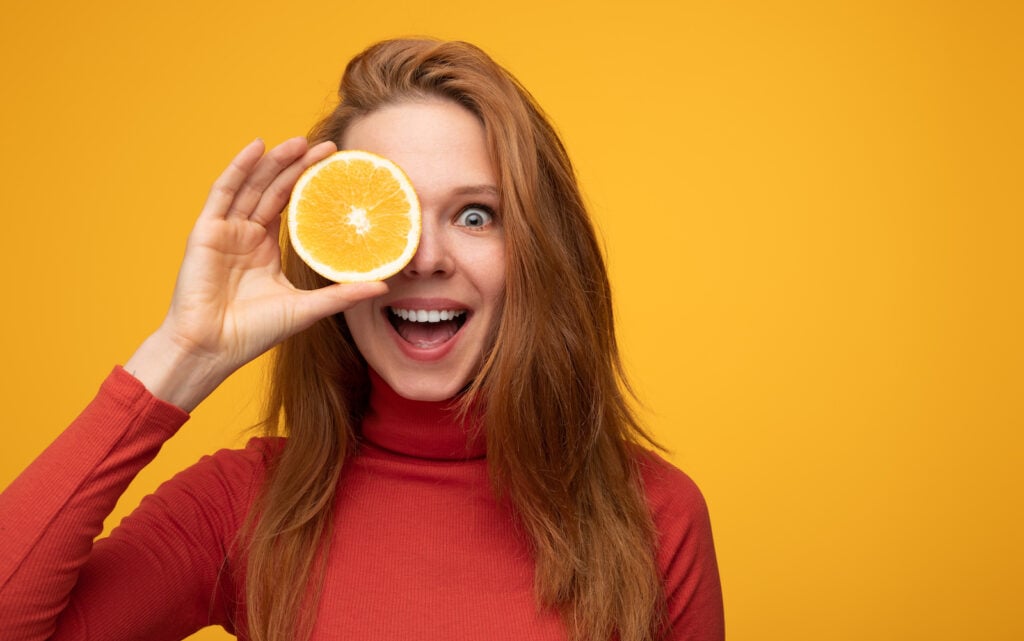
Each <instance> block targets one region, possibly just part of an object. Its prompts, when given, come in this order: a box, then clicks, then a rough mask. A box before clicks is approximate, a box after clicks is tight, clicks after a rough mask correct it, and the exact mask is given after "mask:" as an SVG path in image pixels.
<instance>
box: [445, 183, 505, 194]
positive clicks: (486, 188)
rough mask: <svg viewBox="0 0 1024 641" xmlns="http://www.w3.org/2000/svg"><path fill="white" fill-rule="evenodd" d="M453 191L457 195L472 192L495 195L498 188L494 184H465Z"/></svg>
mask: <svg viewBox="0 0 1024 641" xmlns="http://www.w3.org/2000/svg"><path fill="white" fill-rule="evenodd" d="M454 193H455V194H456V195H459V196H465V195H473V194H489V195H491V196H497V195H498V188H497V187H495V186H494V185H467V186H465V187H459V188H458V189H456V190H455V192H454Z"/></svg>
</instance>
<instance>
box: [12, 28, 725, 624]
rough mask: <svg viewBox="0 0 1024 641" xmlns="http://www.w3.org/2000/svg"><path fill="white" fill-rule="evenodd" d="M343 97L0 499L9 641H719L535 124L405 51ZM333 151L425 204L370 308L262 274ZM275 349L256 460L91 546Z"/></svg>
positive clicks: (694, 536)
mask: <svg viewBox="0 0 1024 641" xmlns="http://www.w3.org/2000/svg"><path fill="white" fill-rule="evenodd" d="M339 95H340V97H341V101H340V104H339V106H338V107H337V109H336V110H335V111H334V112H333V113H332V114H330V115H329V116H327V117H326V118H325V119H324V120H323V121H322V122H321V123H319V124H318V125H317V126H316V127H315V128H314V130H313V132H312V134H311V136H310V139H311V143H312V144H311V145H307V143H306V142H305V140H302V139H295V140H290V141H287V142H285V143H283V144H281V145H280V146H278V147H276V148H275V149H273V150H271V151H270V152H268V153H267V154H266V155H264V154H263V145H262V143H261V142H259V141H257V142H254V143H253V144H251V145H249V146H247V147H246V148H245V149H243V150H242V152H241V153H240V154H239V155H238V156H237V157H236V158H235V160H234V161H233V162H232V163H231V166H230V167H228V169H227V170H226V171H225V173H224V174H223V175H222V176H221V177H220V178H219V179H218V180H217V182H216V183H215V184H214V186H213V189H212V190H211V193H210V197H209V199H208V201H207V203H206V205H205V207H204V209H203V211H202V213H201V214H200V217H199V219H198V221H197V223H196V227H195V229H194V230H193V232H192V235H191V236H190V238H189V243H188V249H187V251H186V256H185V259H184V262H183V264H182V267H181V271H180V274H179V278H178V283H177V285H176V288H175V293H174V297H173V300H172V303H171V307H170V310H169V312H168V315H167V318H166V319H165V321H164V323H163V324H162V325H161V327H160V328H159V329H158V330H157V331H156V332H155V333H154V334H153V335H152V336H150V338H148V339H147V340H146V341H145V342H144V343H143V345H142V346H141V347H140V348H139V350H138V351H137V352H136V353H135V354H134V355H133V356H132V358H131V359H130V360H129V361H128V362H127V363H126V364H125V367H124V368H123V369H121V368H117V369H115V371H114V372H113V373H112V374H111V376H110V378H109V379H108V380H107V381H106V382H105V383H104V386H103V388H102V389H101V391H100V393H99V395H98V396H97V398H96V400H94V401H93V403H92V404H91V405H90V406H89V407H88V408H87V409H86V410H85V412H84V413H83V414H82V416H81V417H79V418H78V419H77V420H76V421H75V423H74V424H73V425H72V426H71V427H70V428H69V429H68V430H67V431H66V432H65V433H64V434H63V435H62V436H61V437H60V438H59V439H58V440H57V441H56V442H55V443H54V444H53V445H52V446H51V447H50V448H49V449H48V450H47V451H46V452H45V453H44V454H43V455H42V456H41V457H40V458H39V460H37V461H36V462H35V463H34V464H33V465H32V466H31V467H30V468H29V469H28V470H26V472H25V473H24V474H23V475H22V476H21V477H19V479H18V480H17V481H15V483H14V484H12V486H11V487H10V488H8V490H7V491H6V492H5V494H4V496H3V499H2V502H0V513H2V514H3V525H2V526H0V527H3V529H4V532H3V534H4V537H3V538H4V541H3V543H0V546H2V548H0V549H2V552H3V553H2V556H0V562H2V564H3V565H2V567H0V623H2V628H3V629H5V630H6V631H9V632H5V638H14V639H36V638H38V639H42V638H51V636H52V638H55V639H56V638H59V639H63V638H69V639H70V638H74V639H82V638H104V639H105V638H146V639H178V638H182V637H183V636H186V635H188V634H190V633H191V632H192V631H194V630H195V629H198V628H200V627H203V626H205V625H211V624H219V625H223V626H224V627H225V628H227V629H228V630H230V631H233V632H234V633H236V634H237V635H238V636H239V637H240V638H246V639H253V640H258V641H264V640H266V641H270V640H275V641H277V640H284V639H296V638H298V639H303V638H312V639H333V638H346V639H385V638H387V639H393V638H410V637H416V638H466V639H478V638H479V639H498V638H508V639H527V638H535V639H567V638H568V639H580V640H583V639H587V640H595V641H596V640H604V639H611V638H618V639H621V640H622V641H637V640H641V639H644V640H646V639H656V638H672V639H700V640H705V639H706V640H712V639H721V638H723V636H724V633H723V630H722V628H723V624H722V606H721V590H720V586H719V581H718V574H717V568H716V564H715V556H714V549H713V545H712V540H711V534H710V527H709V524H708V520H707V512H706V508H705V507H704V503H703V500H702V499H701V497H700V494H699V492H698V491H697V489H696V488H695V486H694V485H693V484H692V482H690V481H689V479H688V478H687V477H685V475H683V474H682V473H681V472H679V471H678V470H675V469H674V468H672V467H671V466H670V465H669V464H667V463H666V462H664V461H663V460H662V459H661V458H659V457H658V456H656V455H654V454H652V453H650V452H647V451H646V450H644V449H643V448H641V447H640V445H639V443H641V442H645V441H646V442H648V443H650V442H651V441H650V438H649V437H648V436H647V434H646V433H645V432H644V431H642V429H641V428H640V427H639V426H638V425H637V423H636V421H635V419H634V417H633V416H632V414H631V413H630V410H629V408H628V406H627V402H626V398H625V396H624V393H623V390H624V389H626V387H625V382H624V379H623V375H622V370H621V367H620V364H619V360H618V354H617V349H616V344H615V335H614V330H613V322H612V308H611V298H610V291H609V287H608V281H607V277H606V273H605V269H604V265H603V262H602V258H601V254H600V251H599V248H598V246H597V243H596V241H595V236H594V232H593V229H592V227H591V224H590V221H589V218H588V216H587V213H586V210H585V208H584V206H583V204H582V200H581V197H580V194H579V191H578V188H577V186H576V183H575V178H574V175H573V171H572V167H571V165H570V163H569V160H568V158H567V156H566V154H565V151H564V149H563V147H562V145H561V143H560V141H559V139H558V137H557V136H556V134H555V133H554V131H553V129H552V128H551V126H550V124H549V123H548V122H547V120H546V119H545V117H544V116H543V114H542V113H541V111H540V110H539V108H538V107H537V106H536V105H535V104H534V102H533V101H532V99H531V98H530V96H529V94H528V93H527V92H526V91H525V90H524V89H523V88H522V87H520V86H519V85H518V84H517V83H516V82H515V80H514V79H512V77H511V76H510V75H509V74H508V73H507V72H505V71H504V70H503V69H502V68H501V67H499V66H498V65H497V64H495V63H494V62H493V61H491V60H490V59H489V58H488V57H487V56H486V55H485V54H483V53H482V52H481V51H479V50H478V49H476V48H475V47H472V46H470V45H466V44H464V43H440V42H434V41H427V40H397V41H388V42H384V43H380V44H378V45H375V46H373V47H371V48H369V49H368V50H367V51H365V52H363V53H362V54H360V55H359V56H357V57H356V58H355V59H354V60H353V61H352V62H351V63H350V64H349V66H348V68H347V69H346V72H345V75H344V77H343V79H342V84H341V88H340V92H339ZM336 146H337V147H341V148H360V149H365V150H368V151H372V152H375V153H378V154H380V155H383V156H385V157H388V158H390V159H391V160H393V161H395V162H397V163H398V164H399V165H400V166H401V167H403V169H404V170H405V171H406V173H407V174H408V175H409V176H410V178H411V180H412V182H413V185H414V187H415V188H416V191H417V194H418V196H419V197H420V200H421V205H422V208H423V233H422V237H421V242H420V246H419V249H418V250H417V253H416V256H415V257H414V258H413V260H412V262H411V263H410V264H409V265H408V266H407V267H406V268H405V269H404V270H403V271H402V272H401V273H399V274H397V275H396V276H394V277H392V278H390V279H388V280H387V281H386V282H385V283H370V284H348V285H338V284H329V283H327V282H325V281H324V280H323V279H322V278H320V277H319V276H316V275H315V274H314V273H313V272H312V271H310V270H309V269H308V268H306V266H305V265H303V264H302V263H301V261H300V260H299V259H298V258H297V257H296V256H295V254H294V253H293V252H292V251H291V250H290V248H289V247H288V246H287V244H286V245H285V248H284V255H285V258H284V270H283V272H282V270H281V264H280V254H279V247H278V236H279V234H278V230H279V226H280V220H279V212H280V211H281V209H282V208H283V206H284V205H285V203H286V201H287V198H288V194H289V193H290V190H291V188H292V186H293V185H294V183H295V181H296V179H297V178H298V176H299V174H300V173H301V172H302V171H303V170H304V169H305V168H307V167H308V166H310V165H311V164H313V163H314V162H316V161H317V160H319V159H321V158H323V157H325V156H327V155H328V154H329V153H331V152H332V151H334V149H335V148H336ZM420 310H423V311H438V312H440V311H447V312H448V313H447V314H444V316H445V317H446V320H443V321H439V322H436V323H415V322H412V321H410V320H408V317H409V316H410V315H409V314H408V313H407V312H410V311H420ZM439 316H440V314H439ZM278 344H280V347H279V349H278V350H277V352H276V357H275V364H274V368H273V376H272V383H271V388H270V394H269V403H268V412H267V433H268V435H270V436H268V437H266V438H261V439H254V440H253V441H251V442H250V443H249V445H248V446H247V448H246V449H245V450H242V451H223V452H218V453H217V454H215V455H213V456H212V457H207V458H205V459H203V460H202V461H200V463H198V464H197V465H196V466H194V467H192V468H190V469H189V470H186V471H185V472H183V473H182V474H180V475H178V476H177V477H175V478H174V479H173V480H171V481H169V482H168V483H166V484H165V485H164V486H162V487H161V488H160V489H159V490H158V491H157V492H156V494H155V495H153V496H152V497H149V498H147V499H146V500H144V501H143V503H142V505H140V507H139V509H138V510H137V511H136V512H135V513H134V514H133V515H132V516H130V517H129V518H128V519H126V520H125V521H124V522H123V523H122V525H121V526H120V527H119V528H118V529H117V530H115V531H114V532H113V533H112V535H111V536H110V537H109V538H107V539H104V540H102V541H99V542H98V543H97V544H96V545H95V546H94V547H93V546H92V538H93V537H94V536H95V535H96V534H97V533H98V532H99V529H100V527H101V524H102V520H103V518H104V516H105V515H106V514H107V513H109V511H110V510H111V509H112V508H113V505H114V503H115V502H116V500H117V497H118V496H119V495H120V493H121V492H122V491H123V489H124V487H125V486H126V485H127V483H128V482H129V481H130V479H131V478H132V477H133V476H134V474H135V473H136V472H137V471H138V470H139V469H140V468H141V467H142V466H143V465H145V463H146V462H148V460H150V458H152V456H153V455H155V453H156V451H157V449H159V446H160V444H161V443H162V442H163V441H164V440H166V439H167V438H168V437H169V436H170V435H171V434H172V433H173V432H174V430H176V429H177V427H179V426H180V425H181V424H182V423H183V422H184V421H185V419H186V418H187V414H186V412H187V411H190V410H191V409H193V408H194V407H195V406H196V405H197V404H198V403H199V402H200V401H201V400H202V399H203V398H204V397H205V396H206V395H207V394H209V393H210V392H211V391H212V390H213V389H215V388H216V387H217V385H218V384H219V383H220V382H221V381H223V380H224V379H225V378H226V377H227V376H228V375H229V374H230V373H231V372H232V371H234V370H235V369H236V368H238V367H239V366H241V365H242V364H244V363H245V362H247V361H249V360H251V359H252V358H255V357H256V356H257V355H259V354H261V353H262V352H264V351H265V350H267V349H269V348H271V347H273V346H275V345H278ZM275 435H282V436H284V435H287V437H288V438H287V440H285V439H282V438H274V436H275ZM58 470H59V473H58ZM55 477H56V478H55ZM54 485H56V486H57V487H56V489H54ZM54 630H56V633H54Z"/></svg>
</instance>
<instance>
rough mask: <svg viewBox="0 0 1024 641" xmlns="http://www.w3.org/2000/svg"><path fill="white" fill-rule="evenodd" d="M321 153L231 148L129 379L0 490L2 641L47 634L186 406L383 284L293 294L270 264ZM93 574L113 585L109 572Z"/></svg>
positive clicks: (130, 365)
mask: <svg viewBox="0 0 1024 641" xmlns="http://www.w3.org/2000/svg"><path fill="white" fill-rule="evenodd" d="M333 150H334V145H333V144H332V143H324V144H321V145H317V146H315V147H313V148H309V147H308V146H307V144H306V141H305V140H304V139H301V138H296V139H292V140H289V141H286V142H284V143H282V144H281V145H278V146H277V147H275V148H274V149H273V150H271V151H270V152H269V153H266V154H264V153H263V152H264V147H263V143H262V142H261V141H256V142H253V143H252V144H250V145H248V146H247V147H245V149H243V150H242V151H241V152H240V153H239V154H238V156H236V157H235V159H234V160H233V161H232V162H231V165H230V166H229V167H228V168H227V169H226V170H225V171H224V173H223V174H222V175H221V176H220V178H218V180H217V181H216V182H215V183H214V185H213V188H212V189H211V191H210V195H209V197H208V199H207V201H206V204H205V205H204V207H203V210H202V212H201V214H200V215H199V218H198V220H197V221H196V225H195V227H194V228H193V231H192V233H191V234H190V236H189V240H188V244H187V248H186V252H185V258H184V260H183V262H182V266H181V269H180V271H179V273H178V280H177V283H176V285H175V291H174V296H173V298H172V301H171V305H170V309H169V310H168V313H167V316H166V318H165V320H164V321H163V323H162V324H161V326H160V328H159V329H158V330H157V331H156V332H154V333H153V334H152V335H151V336H150V337H149V338H148V339H147V340H146V341H145V342H144V343H143V344H142V345H141V346H140V347H139V349H138V350H137V351H136V352H135V354H134V355H133V356H132V358H131V359H130V360H129V361H128V362H127V363H126V364H125V370H127V372H130V373H131V374H132V376H128V374H127V373H126V372H120V371H116V372H115V373H114V375H112V377H111V379H109V380H108V381H107V383H105V384H104V389H103V390H101V393H100V395H99V396H98V397H97V399H96V400H95V401H94V402H93V403H92V404H91V405H90V406H89V407H88V408H87V409H86V411H85V412H84V413H83V414H82V416H81V417H79V419H77V420H76V421H75V422H74V423H73V424H72V426H71V427H69V428H68V430H67V431H66V432H65V433H64V434H62V435H61V436H60V437H59V438H58V439H57V441H55V442H54V443H53V445H51V446H50V447H49V448H48V449H47V450H46V451H45V452H44V453H43V454H42V455H41V456H40V457H39V459H37V460H36V461H35V462H34V463H33V464H32V465H31V466H30V467H29V468H28V469H27V470H25V472H24V473H23V474H22V475H21V476H19V477H18V479H16V480H15V482H14V483H12V484H11V486H10V487H9V488H8V489H7V490H5V491H4V493H3V495H2V497H0V630H3V632H4V638H5V639H45V638H49V637H50V635H51V634H52V633H53V631H54V629H55V626H56V625H57V624H56V622H57V620H58V618H59V617H60V616H61V613H62V611H63V610H64V608H65V607H66V606H67V604H68V603H69V602H74V596H75V595H74V592H75V590H77V589H78V588H77V587H76V586H77V585H78V578H79V572H80V570H81V568H82V567H83V566H84V565H86V564H88V563H89V561H90V558H91V554H92V550H93V546H92V542H93V538H94V537H95V536H96V535H97V534H98V533H99V532H100V529H101V527H102V522H103V519H104V518H105V517H106V516H107V514H109V512H110V511H111V510H112V509H113V507H114V505H115V503H116V501H117V498H118V497H119V496H120V495H121V493H122V492H123V491H124V488H125V487H126V486H127V485H128V483H129V482H130V481H131V479H132V478H133V477H134V476H135V474H136V473H137V472H138V471H139V469H141V468H142V467H143V466H144V465H145V464H146V463H148V462H149V460H151V459H152V457H153V456H155V454H156V452H157V451H158V450H159V448H160V445H161V444H162V443H163V442H164V441H165V440H166V439H167V438H169V437H170V435H171V434H172V433H173V432H174V431H175V430H176V429H177V427H178V426H179V425H180V424H181V423H182V422H184V420H185V417H186V416H187V414H186V412H189V411H191V410H192V409H193V408H194V407H195V406H196V405H198V403H199V402H200V401H201V400H202V399H203V398H205V397H206V396H207V395H208V394H209V393H210V392H211V391H213V389H215V388H216V387H217V386H218V385H219V384H220V383H221V382H222V381H223V380H224V379H225V378H226V377H227V376H228V375H230V374H231V373H232V372H233V371H234V370H235V369H237V368H238V367H240V366H242V365H243V364H245V363H246V362H248V361H250V360H252V359H253V358H255V357H256V356H258V355H260V354H261V353H263V352H264V351H266V350H267V349H269V348H270V347H272V346H273V345H275V344H277V343H278V342H280V341H282V340H284V339H285V338H287V337H288V336H290V335H292V334H294V333H296V332H298V331H301V330H302V329H305V328H306V327H308V326H309V325H312V324H313V323H314V322H316V321H317V320H319V319H321V318H324V317H327V316H330V315H332V314H336V313H339V312H341V311H343V310H344V309H346V308H347V307H349V306H350V305H352V304H354V303H356V302H359V301H360V300H363V299H366V298H370V297H373V296H377V295H380V294H382V293H384V292H385V291H387V288H386V286H385V285H384V284H383V283H362V284H352V285H331V286H328V287H324V288H322V289H318V290H315V291H302V290H298V289H296V288H295V287H293V286H292V285H291V283H289V282H288V280H287V279H286V278H285V277H284V275H283V273H282V272H281V265H280V247H279V245H278V235H279V230H280V212H281V210H282V209H283V208H284V205H285V204H286V202H287V200H288V197H289V195H290V193H291V189H292V187H293V186H294V184H295V181H296V180H297V179H298V177H299V175H300V174H301V173H302V171H304V170H305V169H306V168H307V167H309V166H310V165H312V164H313V163H314V162H316V161H318V160H320V159H322V158H324V157H325V156H327V155H328V154H329V153H331V152H332V151H333ZM185 534H186V533H185V532H182V535H185ZM172 546H173V544H172ZM167 569H168V570H170V569H172V568H167ZM94 576H102V577H104V578H102V579H101V580H105V581H117V580H118V579H117V568H116V567H113V568H111V567H108V568H106V570H104V572H101V573H100V574H99V575H94ZM93 607H96V606H95V603H94V606H93ZM158 624H159V622H158Z"/></svg>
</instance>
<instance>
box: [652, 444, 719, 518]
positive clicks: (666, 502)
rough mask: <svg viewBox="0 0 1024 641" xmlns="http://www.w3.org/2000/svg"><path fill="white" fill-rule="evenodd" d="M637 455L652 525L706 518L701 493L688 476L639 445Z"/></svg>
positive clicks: (705, 508) (705, 509)
mask: <svg viewBox="0 0 1024 641" xmlns="http://www.w3.org/2000/svg"><path fill="white" fill-rule="evenodd" d="M636 458H637V464H638V466H639V469H640V477H641V480H642V481H643V486H644V492H645V494H646V496H647V502H648V504H649V506H650V508H651V515H652V516H653V517H654V521H655V524H661V523H663V522H664V521H666V520H672V521H678V520H683V521H690V522H692V521H700V522H706V521H707V520H708V507H707V503H706V501H705V500H704V495H703V494H701V491H700V488H699V487H697V484H696V483H695V482H694V481H693V479H692V478H690V476H689V475H687V474H686V473H685V472H683V471H682V470H680V469H679V468H678V467H676V466H675V465H673V464H672V463H669V462H668V461H666V460H665V459H664V458H663V457H661V456H660V455H659V454H657V453H656V452H652V451H649V450H644V449H640V448H638V450H637V455H636Z"/></svg>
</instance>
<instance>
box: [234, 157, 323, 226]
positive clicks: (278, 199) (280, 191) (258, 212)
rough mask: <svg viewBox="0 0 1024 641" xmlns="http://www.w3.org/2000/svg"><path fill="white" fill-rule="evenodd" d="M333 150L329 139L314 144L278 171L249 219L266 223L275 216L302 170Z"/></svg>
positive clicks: (285, 202) (290, 193)
mask: <svg viewBox="0 0 1024 641" xmlns="http://www.w3.org/2000/svg"><path fill="white" fill-rule="evenodd" d="M335 151H337V146H336V145H335V144H334V143H333V142H330V141H328V142H322V143H320V144H318V145H314V146H313V147H311V148H310V149H309V150H308V151H307V152H306V153H305V154H303V156H302V157H301V158H299V159H298V160H296V161H295V162H293V163H292V164H291V165H290V166H288V167H287V168H285V169H284V170H283V171H281V172H280V173H278V175H277V176H275V177H274V180H273V182H272V183H271V184H270V185H268V186H267V187H266V188H265V189H264V191H263V195H262V197H261V198H260V200H259V203H258V204H257V205H256V208H255V209H254V210H253V212H252V214H251V215H250V216H249V219H250V220H252V221H254V222H257V223H259V224H260V225H268V224H269V223H270V222H271V221H272V220H274V219H275V218H277V216H278V215H279V214H280V213H281V210H282V209H284V206H285V205H286V204H288V199H289V198H291V195H292V189H293V188H294V187H295V183H296V182H297V181H298V180H299V176H301V175H302V172H304V171H306V170H307V169H308V168H309V167H310V166H312V165H313V164H315V163H317V162H320V161H321V160H323V159H324V158H326V157H327V156H330V155H331V154H332V153H334V152H335Z"/></svg>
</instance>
